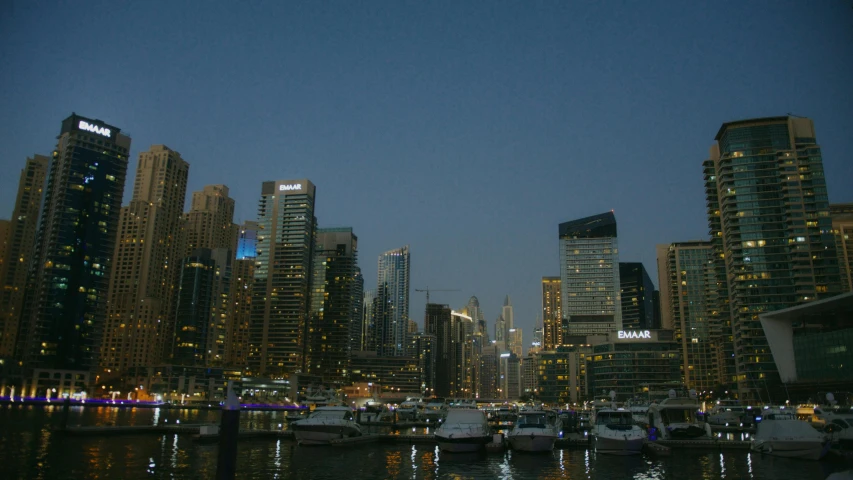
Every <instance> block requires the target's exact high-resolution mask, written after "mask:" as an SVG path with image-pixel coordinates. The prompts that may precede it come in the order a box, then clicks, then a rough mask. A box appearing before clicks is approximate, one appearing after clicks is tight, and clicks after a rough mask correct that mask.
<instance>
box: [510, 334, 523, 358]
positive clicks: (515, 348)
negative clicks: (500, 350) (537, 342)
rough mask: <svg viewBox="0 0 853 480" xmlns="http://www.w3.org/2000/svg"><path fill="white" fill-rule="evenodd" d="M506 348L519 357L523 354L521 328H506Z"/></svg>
mask: <svg viewBox="0 0 853 480" xmlns="http://www.w3.org/2000/svg"><path fill="white" fill-rule="evenodd" d="M506 333H507V350H509V351H510V352H512V353H514V354H515V356H517V357H518V358H521V357H522V355H523V354H524V352H523V350H524V331H523V329H521V328H510V329H507V332H506Z"/></svg>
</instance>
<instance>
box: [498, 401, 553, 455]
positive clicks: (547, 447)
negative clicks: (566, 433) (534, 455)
mask: <svg viewBox="0 0 853 480" xmlns="http://www.w3.org/2000/svg"><path fill="white" fill-rule="evenodd" d="M560 430H561V422H560V418H559V417H558V416H557V413H556V412H551V411H543V410H527V411H522V412H519V413H518V418H517V419H516V421H515V424H514V425H513V426H512V430H510V431H509V433H507V435H506V440H507V442H509V446H510V447H512V448H513V449H514V450H521V451H524V452H550V451H551V450H553V449H554V442H556V441H557V439H558V438H560Z"/></svg>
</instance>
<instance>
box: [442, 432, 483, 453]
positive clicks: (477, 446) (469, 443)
mask: <svg viewBox="0 0 853 480" xmlns="http://www.w3.org/2000/svg"><path fill="white" fill-rule="evenodd" d="M435 439H436V440H437V441H438V448H439V449H441V451H442V452H449V453H467V452H478V451H480V450H483V449H484V448H486V444H488V443H491V441H492V437H491V435H490V436H488V437H463V438H445V437H439V436H436V437H435Z"/></svg>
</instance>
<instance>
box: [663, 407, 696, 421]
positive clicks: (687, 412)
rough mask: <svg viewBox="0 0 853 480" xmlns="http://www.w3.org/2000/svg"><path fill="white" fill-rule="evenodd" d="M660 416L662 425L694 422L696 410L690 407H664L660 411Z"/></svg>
mask: <svg viewBox="0 0 853 480" xmlns="http://www.w3.org/2000/svg"><path fill="white" fill-rule="evenodd" d="M660 417H661V419H662V420H663V424H664V425H669V424H670V423H695V422H696V412H695V411H694V410H693V409H692V408H665V409H663V410H661V411H660Z"/></svg>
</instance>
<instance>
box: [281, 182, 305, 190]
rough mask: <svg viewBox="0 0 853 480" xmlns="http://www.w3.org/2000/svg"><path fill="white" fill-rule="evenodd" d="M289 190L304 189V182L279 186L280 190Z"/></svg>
mask: <svg viewBox="0 0 853 480" xmlns="http://www.w3.org/2000/svg"><path fill="white" fill-rule="evenodd" d="M289 190H302V184H301V183H294V184H292V185H279V186H278V191H280V192H287V191H289Z"/></svg>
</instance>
